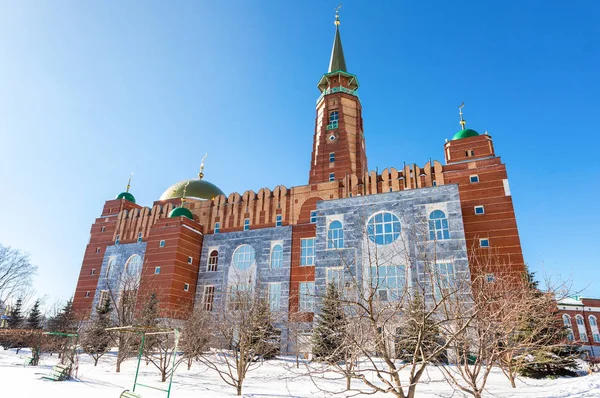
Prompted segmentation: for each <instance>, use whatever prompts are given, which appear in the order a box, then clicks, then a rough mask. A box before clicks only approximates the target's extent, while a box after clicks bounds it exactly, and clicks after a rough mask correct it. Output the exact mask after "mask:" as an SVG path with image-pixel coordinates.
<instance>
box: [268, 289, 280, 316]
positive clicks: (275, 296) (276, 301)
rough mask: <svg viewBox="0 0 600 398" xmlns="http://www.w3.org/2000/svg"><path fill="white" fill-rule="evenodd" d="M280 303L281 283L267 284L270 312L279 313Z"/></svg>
mask: <svg viewBox="0 0 600 398" xmlns="http://www.w3.org/2000/svg"><path fill="white" fill-rule="evenodd" d="M280 302H281V283H269V306H270V308H271V311H279V305H280Z"/></svg>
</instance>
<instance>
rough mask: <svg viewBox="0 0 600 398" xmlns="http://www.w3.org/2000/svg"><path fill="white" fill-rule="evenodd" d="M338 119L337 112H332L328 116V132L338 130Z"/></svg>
mask: <svg viewBox="0 0 600 398" xmlns="http://www.w3.org/2000/svg"><path fill="white" fill-rule="evenodd" d="M339 117H340V115H339V113H338V112H337V111H333V112H331V113H330V114H329V124H328V125H327V129H328V130H331V129H337V128H338V121H339Z"/></svg>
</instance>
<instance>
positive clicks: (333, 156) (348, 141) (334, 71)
mask: <svg viewBox="0 0 600 398" xmlns="http://www.w3.org/2000/svg"><path fill="white" fill-rule="evenodd" d="M338 10H339V7H338ZM338 10H336V12H335V38H334V40H333V49H332V50H331V60H330V61H329V70H328V72H327V73H326V74H324V75H323V77H322V78H321V80H320V81H319V83H318V84H317V87H318V88H319V91H321V95H320V96H319V98H318V99H317V119H316V123H315V136H314V139H313V151H312V157H311V163H310V174H309V179H308V182H309V183H310V184H314V183H318V182H325V181H337V180H341V179H343V178H344V177H345V176H346V175H350V174H355V175H356V176H357V177H358V178H359V179H362V176H363V175H364V173H365V172H366V171H367V155H366V151H365V138H364V134H363V121H362V107H361V104H360V100H359V99H358V94H357V93H356V90H357V89H358V79H357V78H356V76H354V75H353V74H351V73H348V71H347V70H346V60H345V59H344V51H343V49H342V39H341V38H340V17H339V13H338Z"/></svg>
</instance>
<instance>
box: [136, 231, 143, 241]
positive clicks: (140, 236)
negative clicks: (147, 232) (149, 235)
mask: <svg viewBox="0 0 600 398" xmlns="http://www.w3.org/2000/svg"><path fill="white" fill-rule="evenodd" d="M137 241H138V242H141V241H142V233H141V232H140V233H138V239H137Z"/></svg>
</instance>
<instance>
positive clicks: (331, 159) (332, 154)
mask: <svg viewBox="0 0 600 398" xmlns="http://www.w3.org/2000/svg"><path fill="white" fill-rule="evenodd" d="M329 163H335V152H329Z"/></svg>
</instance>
